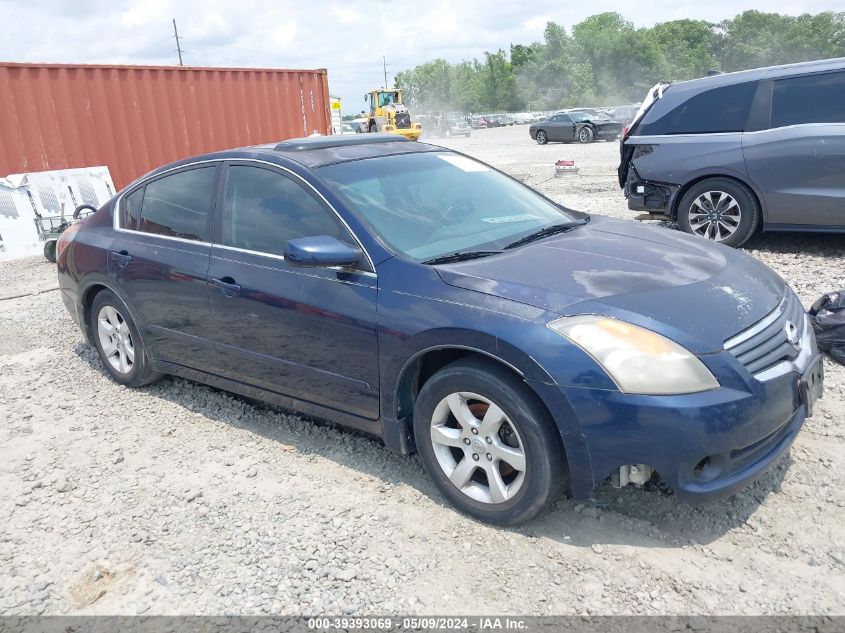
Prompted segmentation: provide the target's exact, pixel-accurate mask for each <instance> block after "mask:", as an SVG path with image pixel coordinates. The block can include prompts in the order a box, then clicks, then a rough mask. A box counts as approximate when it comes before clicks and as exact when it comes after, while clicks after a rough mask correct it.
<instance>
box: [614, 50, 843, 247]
mask: <svg viewBox="0 0 845 633" xmlns="http://www.w3.org/2000/svg"><path fill="white" fill-rule="evenodd" d="M621 154H622V161H621V164H620V165H619V185H620V186H621V187H622V188H623V189H624V192H625V196H626V197H627V198H628V207H629V208H630V209H633V210H636V211H643V212H645V213H644V214H642V215H640V216H639V217H640V219H661V220H667V219H668V220H673V221H677V223H678V226H679V227H680V228H681V229H682V230H684V231H687V232H688V233H692V234H694V235H698V236H701V237H705V238H708V239H711V240H715V241H717V242H722V243H723V244H727V245H729V246H739V245H741V244H743V243H744V242H746V241H747V240H748V239H749V238H750V237H751V236H752V235H753V234H754V233H755V231H757V230H758V229H762V230H763V231H826V232H845V58H840V59H829V60H823V61H816V62H805V63H801V64H790V65H787V66H775V67H771V68H760V69H755V70H747V71H742V72H736V73H728V74H723V75H715V76H712V77H705V78H702V79H695V80H692V81H684V82H680V83H675V84H671V85H665V84H659V85H657V86H655V87H654V88H652V90H650V91H649V94H648V95H647V96H646V99H645V101H644V102H643V105H642V107H641V108H640V111H639V112H638V113H637V117H636V118H635V119H634V121H633V123H632V124H631V125H630V126H629V128H627V129H626V130H625V132H624V133H623V141H622V145H621Z"/></svg>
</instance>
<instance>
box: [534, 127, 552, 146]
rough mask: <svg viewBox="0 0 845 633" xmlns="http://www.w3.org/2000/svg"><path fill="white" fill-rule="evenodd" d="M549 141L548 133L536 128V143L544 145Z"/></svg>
mask: <svg viewBox="0 0 845 633" xmlns="http://www.w3.org/2000/svg"><path fill="white" fill-rule="evenodd" d="M548 142H549V135H548V134H546V130H537V143H538V144H539V145H545V144H546V143H548Z"/></svg>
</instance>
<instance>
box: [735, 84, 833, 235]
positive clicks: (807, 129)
mask: <svg viewBox="0 0 845 633" xmlns="http://www.w3.org/2000/svg"><path fill="white" fill-rule="evenodd" d="M771 90H772V92H771V121H770V125H769V128H768V129H764V130H760V131H756V132H749V133H746V134H744V135H743V140H742V149H743V154H744V155H745V162H746V165H747V167H748V173H749V175H750V176H751V178H752V179H753V180H754V182H755V184H756V185H757V186H758V188H759V189H760V190H761V191H762V192H763V194H764V196H765V198H766V212H767V215H766V221H767V223H768V224H780V225H814V226H819V227H822V226H827V227H840V228H841V227H843V226H845V72H842V71H839V72H832V73H819V74H815V75H804V76H801V77H788V78H785V79H776V80H774V81H772V82H771Z"/></svg>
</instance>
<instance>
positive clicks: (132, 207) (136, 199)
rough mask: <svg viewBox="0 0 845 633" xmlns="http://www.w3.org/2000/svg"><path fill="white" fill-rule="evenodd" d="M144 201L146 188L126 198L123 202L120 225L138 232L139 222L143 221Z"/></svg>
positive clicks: (137, 190)
mask: <svg viewBox="0 0 845 633" xmlns="http://www.w3.org/2000/svg"><path fill="white" fill-rule="evenodd" d="M143 199H144V188H143V187H141V188H140V189H136V190H135V191H133V192H132V193H130V194H129V195H128V196H124V198H123V202H121V206H120V210H121V216H120V224H119V226H121V227H122V228H124V229H132V230H133V231H137V230H138V221H139V220H140V219H141V201H142V200H143Z"/></svg>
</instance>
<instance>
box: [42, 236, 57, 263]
mask: <svg viewBox="0 0 845 633" xmlns="http://www.w3.org/2000/svg"><path fill="white" fill-rule="evenodd" d="M44 257H46V258H47V261H48V262H51V263H53V264H55V263H56V240H47V241H46V242H44Z"/></svg>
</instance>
